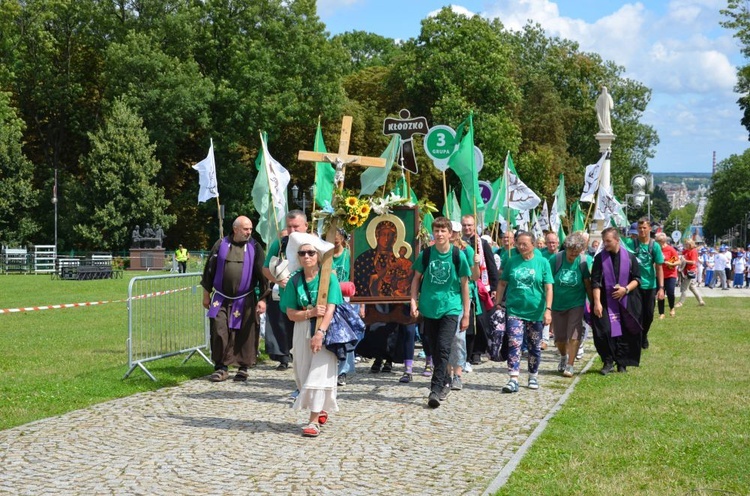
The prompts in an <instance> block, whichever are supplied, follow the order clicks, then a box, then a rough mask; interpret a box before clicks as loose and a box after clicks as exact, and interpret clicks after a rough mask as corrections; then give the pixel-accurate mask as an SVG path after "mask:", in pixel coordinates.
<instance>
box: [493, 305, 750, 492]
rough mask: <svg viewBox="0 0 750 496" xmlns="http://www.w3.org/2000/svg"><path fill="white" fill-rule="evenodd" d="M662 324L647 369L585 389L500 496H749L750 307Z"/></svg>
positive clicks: (684, 313) (698, 311) (594, 374)
mask: <svg viewBox="0 0 750 496" xmlns="http://www.w3.org/2000/svg"><path fill="white" fill-rule="evenodd" d="M706 301H707V306H706V307H702V308H699V307H697V306H696V304H695V301H694V300H693V299H690V300H688V303H687V304H686V306H685V307H683V308H681V309H678V310H677V312H678V315H677V317H676V318H674V319H670V318H669V317H667V319H666V320H661V321H659V320H656V321H654V325H653V326H652V329H651V333H650V334H649V341H650V344H651V347H650V349H649V350H647V351H645V352H644V355H643V358H642V361H641V367H640V368H633V369H629V372H628V373H627V374H612V375H610V376H607V377H603V376H601V375H599V373H598V370H599V368H600V367H601V362H599V361H598V360H597V363H596V364H595V365H594V367H592V368H591V369H590V370H589V372H588V373H587V374H585V376H584V377H583V378H582V380H581V381H580V382H579V383H578V386H577V387H576V390H575V392H574V393H573V395H572V396H571V397H570V398H569V399H568V401H567V402H566V403H565V405H564V407H563V408H562V410H561V411H560V412H558V414H557V415H556V416H555V417H554V418H553V419H552V420H551V422H550V424H549V426H548V427H547V429H546V430H545V431H544V433H543V434H542V435H541V436H540V438H539V439H538V440H537V441H536V443H534V445H533V446H532V448H531V449H530V451H529V452H528V453H527V455H526V456H525V457H524V459H523V460H522V462H521V464H520V465H519V467H518V468H517V470H516V471H515V472H514V473H513V475H512V476H511V478H510V480H509V481H508V483H507V484H506V485H505V486H504V487H503V488H502V490H501V491H499V492H498V493H497V494H500V495H516V494H545V495H557V494H559V495H570V494H585V495H588V494H590V495H599V494H607V495H633V494H658V495H669V494H673V495H703V494H706V495H710V494H738V495H739V494H750V396H749V395H748V393H749V392H750V378H748V374H750V369H749V368H748V358H747V357H748V356H750V299H745V298H711V299H707V300H706Z"/></svg>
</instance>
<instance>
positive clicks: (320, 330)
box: [316, 329, 328, 337]
mask: <svg viewBox="0 0 750 496" xmlns="http://www.w3.org/2000/svg"><path fill="white" fill-rule="evenodd" d="M316 332H321V333H323V337H325V335H326V333H327V332H328V330H327V329H318V330H317V331H316Z"/></svg>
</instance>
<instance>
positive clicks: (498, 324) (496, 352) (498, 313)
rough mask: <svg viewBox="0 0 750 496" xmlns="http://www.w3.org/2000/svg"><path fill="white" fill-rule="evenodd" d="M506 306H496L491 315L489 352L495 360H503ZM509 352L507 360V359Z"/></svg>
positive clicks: (488, 339)
mask: <svg viewBox="0 0 750 496" xmlns="http://www.w3.org/2000/svg"><path fill="white" fill-rule="evenodd" d="M505 334H506V333H505V308H503V307H500V308H496V309H495V310H494V311H493V312H492V314H491V315H490V331H489V335H488V336H487V353H488V354H489V355H490V360H492V361H493V362H502V361H503V354H502V349H503V338H505ZM507 359H508V357H507V354H506V356H505V360H507Z"/></svg>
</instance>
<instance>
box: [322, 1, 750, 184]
mask: <svg viewBox="0 0 750 496" xmlns="http://www.w3.org/2000/svg"><path fill="white" fill-rule="evenodd" d="M726 3H727V2H726V0H649V1H648V2H627V1H621V0H556V1H555V0H456V1H455V2H454V3H449V2H448V1H440V0H437V1H436V0H318V15H319V16H320V19H321V21H323V22H324V23H325V24H326V28H327V30H328V31H329V32H330V33H331V34H332V35H335V34H338V33H343V32H346V31H353V30H361V31H368V32H372V33H376V34H379V35H381V36H386V37H389V38H394V39H408V38H413V37H416V36H418V35H419V31H420V26H421V25H420V21H421V20H422V19H424V18H426V17H427V16H429V15H432V14H433V13H434V12H436V11H438V10H439V9H440V8H442V7H445V6H448V5H450V6H451V8H453V9H454V10H455V11H457V12H463V13H466V14H469V15H472V14H479V15H481V16H482V17H485V18H491V19H495V18H497V19H499V20H500V21H501V22H502V23H503V25H504V26H505V27H506V28H508V29H514V30H519V29H521V28H522V27H523V25H524V24H526V22H527V20H528V19H531V20H533V21H534V22H536V23H539V24H540V25H541V26H542V28H543V29H544V30H545V31H546V32H547V34H548V35H551V36H559V37H562V38H567V39H570V40H574V41H577V42H578V43H579V45H580V47H581V50H583V51H585V52H596V53H599V54H600V55H601V56H602V58H604V59H605V60H612V61H614V62H615V63H617V64H618V65H620V66H623V67H624V68H625V76H626V77H629V78H631V79H635V80H637V81H639V82H641V83H642V84H644V85H645V86H647V87H648V88H650V89H651V90H652V96H651V102H650V103H649V105H648V107H647V109H646V112H644V114H643V117H642V122H644V123H646V124H649V125H651V126H653V127H654V129H656V132H657V133H658V135H659V140H660V143H659V145H657V147H656V149H655V151H656V154H655V156H654V158H652V159H650V160H649V170H650V171H651V172H711V169H712V163H713V152H714V151H715V152H716V160H717V162H720V161H721V160H723V159H725V158H727V157H729V156H730V155H733V154H739V153H742V152H744V151H745V150H746V149H747V148H748V147H750V144H749V143H748V132H747V130H746V129H745V128H744V127H743V126H742V125H741V124H740V120H741V119H742V112H741V110H740V108H739V106H738V105H737V99H738V97H739V95H738V94H737V93H735V92H734V87H735V85H736V83H737V76H736V73H737V67H738V66H741V65H744V64H747V63H750V61H746V60H744V58H743V57H742V55H741V54H740V47H739V44H738V43H737V41H736V40H735V39H734V38H733V37H732V32H731V31H729V30H726V29H724V28H722V27H721V26H720V25H719V23H720V22H721V21H722V20H723V19H724V18H723V16H722V15H721V14H720V12H719V11H720V10H721V9H722V8H725V7H726ZM591 106H592V110H591V111H592V112H594V110H593V106H594V101H592V102H591ZM431 124H439V123H431ZM592 139H593V137H592ZM613 146H617V141H615V143H614V145H613ZM613 166H616V164H613Z"/></svg>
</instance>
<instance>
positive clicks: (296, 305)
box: [279, 232, 344, 437]
mask: <svg viewBox="0 0 750 496" xmlns="http://www.w3.org/2000/svg"><path fill="white" fill-rule="evenodd" d="M332 249H333V245H332V244H331V243H327V242H325V241H323V240H322V239H320V238H318V237H317V236H313V235H312V234H308V233H297V232H295V233H292V234H290V235H289V243H288V245H287V249H286V253H287V260H289V270H290V272H293V274H292V276H291V277H290V278H289V282H288V283H287V287H286V289H285V290H284V294H283V296H282V298H281V301H280V302H279V303H280V306H281V309H282V311H285V312H286V314H287V316H288V317H289V320H291V321H292V322H294V338H293V342H292V349H293V353H294V362H293V369H294V379H295V381H296V383H297V389H298V390H299V392H300V393H299V395H298V396H297V399H296V400H295V401H294V405H293V408H294V409H295V410H309V411H310V419H309V422H308V424H307V425H306V426H305V427H304V428H303V429H302V435H303V436H306V437H317V436H318V435H319V434H320V426H321V425H323V424H325V423H326V422H327V421H328V412H336V411H338V409H339V408H338V403H337V402H336V379H337V376H338V359H337V357H336V355H335V354H333V353H331V352H330V351H328V350H327V349H326V348H325V347H324V346H323V340H324V338H325V335H326V332H327V330H328V326H329V324H330V323H331V319H332V318H333V312H334V310H335V309H336V305H340V304H341V303H343V301H344V299H343V297H342V295H341V288H340V287H339V282H338V279H337V278H336V275H335V273H331V280H330V283H329V285H328V299H327V301H326V303H325V304H322V305H318V304H317V301H318V288H319V285H320V264H321V261H322V255H323V254H325V253H327V252H328V251H329V250H332ZM300 267H301V269H300V270H298V268H300ZM319 317H320V318H322V319H321V322H320V326H319V327H317V328H316V327H315V323H316V322H317V319H318V318H319Z"/></svg>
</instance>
